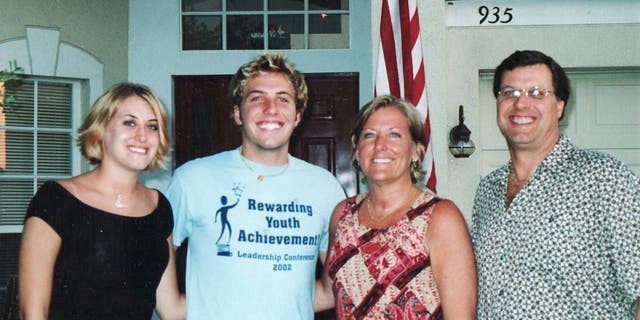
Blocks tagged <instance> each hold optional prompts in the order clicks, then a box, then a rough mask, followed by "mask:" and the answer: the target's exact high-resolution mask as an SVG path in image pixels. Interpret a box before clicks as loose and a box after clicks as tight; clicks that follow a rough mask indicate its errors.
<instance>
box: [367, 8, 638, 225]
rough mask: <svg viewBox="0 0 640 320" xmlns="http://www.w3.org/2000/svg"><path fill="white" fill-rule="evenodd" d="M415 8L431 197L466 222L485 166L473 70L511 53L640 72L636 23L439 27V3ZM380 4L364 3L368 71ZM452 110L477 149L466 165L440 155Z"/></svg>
mask: <svg viewBox="0 0 640 320" xmlns="http://www.w3.org/2000/svg"><path fill="white" fill-rule="evenodd" d="M417 3H418V10H419V14H420V24H421V37H422V47H423V55H424V59H425V66H426V73H427V93H428V100H429V108H430V112H431V126H432V130H433V131H432V132H433V144H434V147H435V158H436V170H437V175H438V193H440V194H441V195H442V196H444V197H447V198H450V199H452V200H453V201H454V202H455V203H456V204H457V205H458V206H459V207H460V209H461V210H462V213H463V215H464V216H465V218H466V219H467V221H470V218H471V211H472V208H473V197H474V194H475V190H476V187H477V185H478V182H479V181H480V177H481V168H482V165H483V164H484V162H485V161H486V160H485V159H484V157H483V154H482V151H481V148H482V139H481V132H482V130H483V128H481V126H480V114H479V113H480V111H479V110H481V109H480V106H479V103H480V102H479V100H480V99H479V90H480V89H479V82H480V80H479V73H480V71H481V70H490V69H493V68H495V67H496V66H497V65H498V64H499V63H500V61H502V59H504V58H506V57H507V56H508V55H509V54H511V53H512V52H513V51H515V50H518V49H534V50H540V51H542V52H545V53H546V54H548V55H550V56H552V57H553V58H554V59H555V60H556V61H558V63H560V65H562V66H563V67H565V68H569V69H577V68H598V69H605V70H606V69H616V68H636V69H637V68H638V67H640V25H639V24H599V25H595V24H593V25H588V24H585V25H556V26H497V27H495V26H489V27H486V26H482V27H447V26H446V25H445V20H446V19H445V18H446V9H447V8H446V3H445V1H442V0H424V1H417ZM381 4H382V1H381V0H372V39H373V43H372V55H373V61H374V66H375V61H377V52H378V38H379V34H378V32H379V23H380V7H381ZM373 74H374V75H375V70H374V73H373ZM459 105H464V107H465V118H466V119H465V124H466V125H467V127H469V129H470V130H471V132H472V134H471V139H472V140H473V141H474V142H475V144H476V147H477V149H476V152H475V153H474V154H473V155H472V156H471V157H470V158H468V159H455V158H453V157H452V156H451V155H450V154H449V152H448V149H447V143H448V134H449V130H451V128H452V127H453V126H455V125H457V122H458V106H459ZM484 107H487V106H484ZM578 107H579V106H578Z"/></svg>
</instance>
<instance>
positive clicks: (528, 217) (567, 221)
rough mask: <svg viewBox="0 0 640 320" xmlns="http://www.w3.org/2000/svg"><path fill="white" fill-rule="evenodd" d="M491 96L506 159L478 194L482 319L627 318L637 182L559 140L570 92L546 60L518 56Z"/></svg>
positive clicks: (633, 283) (634, 285)
mask: <svg viewBox="0 0 640 320" xmlns="http://www.w3.org/2000/svg"><path fill="white" fill-rule="evenodd" d="M493 89H494V94H495V96H496V98H497V108H498V117H497V122H498V127H499V128H500V131H501V132H502V135H503V136H504V137H505V139H506V141H507V145H508V148H509V154H510V156H511V161H509V163H507V164H506V165H505V166H503V167H502V168H500V169H498V170H496V171H494V172H492V173H491V174H489V175H488V176H486V177H484V178H483V179H482V180H481V182H480V186H479V188H478V190H477V193H476V198H475V203H474V210H473V224H472V230H471V234H472V238H473V242H474V247H475V248H474V249H475V254H476V263H477V269H478V319H542V318H553V319H585V318H589V319H592V318H593V319H633V318H634V315H636V312H637V311H636V310H637V305H636V302H637V300H638V298H639V297H640V241H638V239H640V181H639V180H638V177H637V176H635V175H634V174H633V173H632V172H631V171H630V170H629V169H627V168H626V167H625V166H624V165H623V164H622V163H621V162H620V161H618V160H616V159H614V158H613V157H611V156H609V155H606V154H603V153H597V152H593V151H589V150H584V149H580V148H577V147H575V146H574V145H573V144H572V143H571V141H570V140H569V139H568V138H567V137H564V136H562V135H560V131H559V127H558V124H559V121H560V119H561V118H562V116H563V114H564V111H565V108H566V105H567V101H568V99H569V95H570V87H569V80H568V79H567V76H566V74H565V72H564V70H563V69H562V68H561V67H560V66H559V65H558V64H557V63H556V62H555V61H554V60H553V59H552V58H551V57H548V56H546V55H545V54H543V53H541V52H537V51H516V52H515V53H513V54H512V55H511V56H509V57H508V58H506V59H505V60H504V61H503V62H502V63H501V64H500V65H499V66H498V67H497V69H496V72H495V78H494V82H493Z"/></svg>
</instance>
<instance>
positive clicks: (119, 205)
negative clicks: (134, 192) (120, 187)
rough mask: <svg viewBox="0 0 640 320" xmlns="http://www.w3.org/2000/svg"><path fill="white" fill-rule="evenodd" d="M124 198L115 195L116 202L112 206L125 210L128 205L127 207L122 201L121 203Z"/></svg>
mask: <svg viewBox="0 0 640 320" xmlns="http://www.w3.org/2000/svg"><path fill="white" fill-rule="evenodd" d="M123 198H124V196H123V195H121V194H118V195H116V202H114V203H113V205H114V206H116V208H126V207H128V206H129V205H127V204H126V203H125V202H124V201H123Z"/></svg>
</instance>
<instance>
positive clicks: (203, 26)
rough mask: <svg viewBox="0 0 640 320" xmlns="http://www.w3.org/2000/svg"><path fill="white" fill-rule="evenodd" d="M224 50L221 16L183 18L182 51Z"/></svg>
mask: <svg viewBox="0 0 640 320" xmlns="http://www.w3.org/2000/svg"><path fill="white" fill-rule="evenodd" d="M220 49H222V17H221V16H184V17H182V50H220Z"/></svg>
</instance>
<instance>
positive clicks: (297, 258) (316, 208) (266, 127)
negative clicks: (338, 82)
mask: <svg viewBox="0 0 640 320" xmlns="http://www.w3.org/2000/svg"><path fill="white" fill-rule="evenodd" d="M229 98H230V101H231V105H233V111H232V119H233V121H234V122H235V123H236V124H237V125H238V126H239V127H240V129H241V133H242V146H241V147H239V148H237V149H235V150H231V151H226V152H222V153H219V154H216V155H213V156H209V157H205V158H201V159H196V160H193V161H190V162H188V163H186V164H185V165H183V166H181V167H180V168H178V169H177V170H176V172H175V174H174V177H173V179H172V181H171V184H170V186H169V188H168V191H167V196H168V198H169V200H170V201H171V204H172V206H173V210H174V213H173V214H174V220H175V227H174V230H173V236H174V238H173V239H174V242H175V244H176V246H178V245H180V244H181V243H182V242H183V240H184V239H186V238H189V247H188V253H187V274H186V287H187V318H189V319H313V316H314V312H313V299H314V297H313V295H314V286H315V269H316V263H317V261H318V259H320V262H321V263H323V264H324V259H325V257H326V250H327V244H328V234H327V232H328V231H327V230H328V226H329V219H330V217H331V213H332V211H333V209H334V207H335V205H336V204H338V202H340V201H341V200H342V199H344V192H343V190H342V188H341V186H340V184H339V183H338V182H337V181H336V179H335V178H334V177H333V176H332V175H331V173H329V172H327V171H326V170H324V169H321V168H319V167H316V166H314V165H311V164H309V163H307V162H304V161H302V160H300V159H297V158H294V157H292V156H290V155H289V153H288V150H289V139H290V138H291V134H292V133H293V130H294V129H295V127H296V126H297V125H298V124H299V123H300V120H301V118H302V114H303V112H304V109H305V107H306V103H307V86H306V84H305V81H304V78H303V76H302V74H300V73H299V72H298V71H297V70H295V69H294V68H293V66H292V65H291V64H290V63H289V62H288V61H287V60H286V59H285V58H284V57H283V56H281V55H276V54H268V53H267V54H263V55H261V56H259V57H258V58H256V59H255V60H253V61H251V62H249V63H247V64H245V65H243V66H242V67H240V69H239V70H238V72H237V73H236V74H235V76H234V77H233V79H232V80H231V84H230V92H229Z"/></svg>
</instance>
